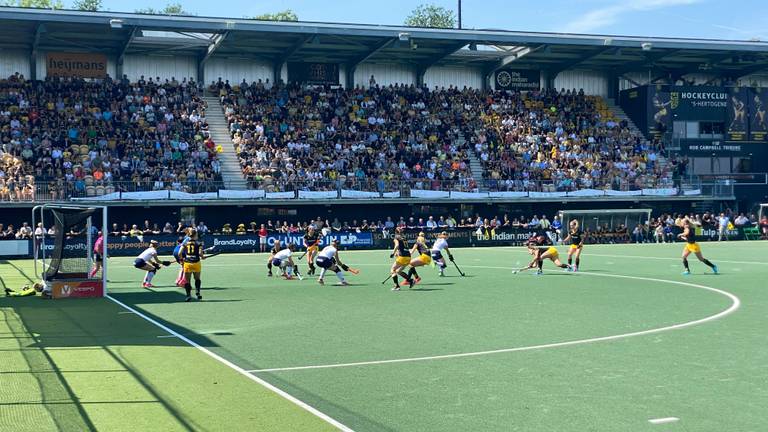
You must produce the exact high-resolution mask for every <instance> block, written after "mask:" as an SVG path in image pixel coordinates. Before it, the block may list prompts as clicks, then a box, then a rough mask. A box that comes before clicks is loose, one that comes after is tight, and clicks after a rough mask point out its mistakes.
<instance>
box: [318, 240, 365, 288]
mask: <svg viewBox="0 0 768 432" xmlns="http://www.w3.org/2000/svg"><path fill="white" fill-rule="evenodd" d="M315 262H316V264H317V266H318V267H320V278H319V279H317V283H319V284H320V285H325V281H323V276H325V272H326V271H328V270H330V271H332V272H334V273H336V277H337V278H339V281H340V283H341V285H349V283H348V282H347V281H346V279H344V274H343V273H342V272H341V270H342V269H343V270H344V271H349V272H352V273H353V274H357V273H359V272H358V271H357V270H355V269H353V268H349V266H348V265H346V264H344V263H343V262H341V259H340V258H339V241H338V240H331V244H330V245H328V246H326V247H324V248H323V250H321V251H320V252H319V253H318V254H317V259H316V261H315Z"/></svg>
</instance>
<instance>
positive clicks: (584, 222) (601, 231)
mask: <svg viewBox="0 0 768 432" xmlns="http://www.w3.org/2000/svg"><path fill="white" fill-rule="evenodd" d="M559 214H560V221H561V223H562V227H561V228H560V239H561V240H562V239H564V238H565V237H567V236H568V224H569V223H570V221H572V220H574V219H575V220H577V221H579V227H580V228H581V230H582V231H586V232H589V233H590V234H598V235H602V236H604V237H606V238H610V239H615V240H617V241H619V240H622V239H623V238H622V237H621V236H622V235H624V234H623V232H624V231H626V232H627V234H628V233H631V232H632V230H633V229H634V228H635V227H636V226H637V225H641V226H646V224H647V222H648V220H649V219H650V217H651V209H619V210H561V211H560V213H559ZM592 240H597V238H593V239H592Z"/></svg>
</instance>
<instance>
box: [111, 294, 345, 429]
mask: <svg viewBox="0 0 768 432" xmlns="http://www.w3.org/2000/svg"><path fill="white" fill-rule="evenodd" d="M106 297H107V298H108V299H110V300H112V301H113V302H115V303H117V304H118V305H119V306H121V307H123V308H125V309H126V310H128V311H131V312H133V313H135V314H136V315H138V316H140V317H142V318H144V319H145V320H147V321H149V322H150V323H152V324H154V325H156V326H157V327H159V328H161V329H163V330H165V331H167V332H168V333H170V334H171V335H173V336H176V337H177V338H179V339H181V340H182V341H184V342H186V343H187V344H189V345H191V346H193V347H195V348H197V349H198V350H200V351H202V352H203V353H205V354H206V355H208V356H209V357H211V358H213V359H214V360H217V361H219V362H220V363H223V364H224V365H226V366H228V367H229V368H231V369H234V370H235V371H237V372H238V373H239V374H241V375H244V376H246V377H248V378H249V379H250V380H252V381H254V382H257V383H259V384H261V385H262V386H263V387H265V388H267V389H269V390H271V391H273V392H275V393H277V394H278V395H280V396H282V397H283V398H285V399H287V400H288V401H290V402H293V403H294V404H295V405H298V406H299V407H300V408H302V409H304V410H305V411H308V412H310V413H312V414H314V415H315V416H317V417H319V418H321V419H322V420H324V421H326V422H327V423H329V424H330V425H332V426H333V427H335V428H337V429H339V430H341V431H344V432H354V431H353V430H352V428H350V427H348V426H346V425H344V424H342V423H341V422H339V421H338V420H336V419H334V418H333V417H331V416H329V415H328V414H325V413H323V412H321V411H320V410H318V409H317V408H315V407H313V406H311V405H309V404H307V403H306V402H303V401H301V400H299V399H297V398H296V397H294V396H291V395H290V394H288V393H286V392H284V391H283V390H280V389H279V388H277V387H275V386H273V385H272V384H270V383H268V382H266V381H264V380H263V379H261V378H259V377H257V376H255V375H253V374H250V373H248V371H246V370H245V369H243V368H241V367H240V366H238V365H236V364H234V363H232V362H230V361H229V360H227V359H225V358H223V357H221V356H219V355H218V354H216V353H214V352H212V351H210V350H208V349H207V348H205V347H203V346H201V345H199V344H198V343H197V342H195V341H193V340H191V339H189V338H187V337H185V336H183V335H181V334H179V333H178V332H176V331H174V330H172V329H170V328H168V327H167V326H165V325H163V324H162V323H160V322H158V321H157V320H154V319H152V318H150V317H148V316H147V315H144V314H143V313H141V312H139V311H138V310H136V309H134V308H132V307H130V306H128V305H126V304H125V303H123V302H121V301H120V300H117V299H116V298H114V297H112V296H109V295H107V296H106Z"/></svg>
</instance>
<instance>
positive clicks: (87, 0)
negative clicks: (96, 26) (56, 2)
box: [72, 0, 101, 12]
mask: <svg viewBox="0 0 768 432" xmlns="http://www.w3.org/2000/svg"><path fill="white" fill-rule="evenodd" d="M72 6H73V7H74V8H75V9H78V10H81V11H91V12H96V11H99V10H101V0H75V2H74V3H73V4H72Z"/></svg>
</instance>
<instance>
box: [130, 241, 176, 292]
mask: <svg viewBox="0 0 768 432" xmlns="http://www.w3.org/2000/svg"><path fill="white" fill-rule="evenodd" d="M157 245H158V243H157V240H152V241H150V242H149V247H148V248H146V249H144V252H142V253H140V254H139V256H138V257H136V259H135V260H133V266H134V267H135V268H137V269H139V270H144V271H146V272H147V274H146V275H144V280H143V281H142V283H141V286H142V287H144V288H152V287H153V286H154V285H152V278H153V277H155V273H156V272H157V271H158V270H160V267H161V266H166V267H167V266H169V265H171V262H170V261H160V259H159V258H158V257H157Z"/></svg>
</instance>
